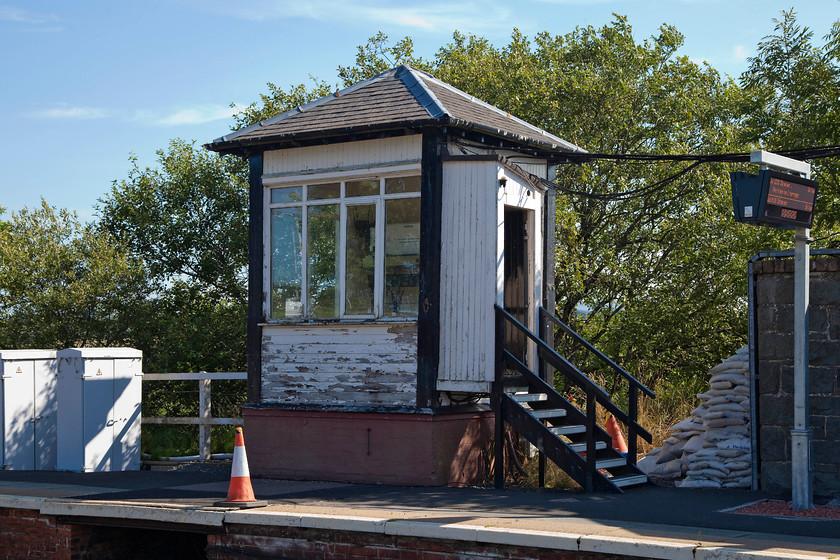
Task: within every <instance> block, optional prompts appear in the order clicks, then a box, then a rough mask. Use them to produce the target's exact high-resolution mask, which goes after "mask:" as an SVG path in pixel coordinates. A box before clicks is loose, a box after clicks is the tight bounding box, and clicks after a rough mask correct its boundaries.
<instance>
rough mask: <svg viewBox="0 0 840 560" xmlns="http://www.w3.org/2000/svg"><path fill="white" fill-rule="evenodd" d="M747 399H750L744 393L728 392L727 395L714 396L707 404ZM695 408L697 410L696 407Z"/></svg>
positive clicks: (738, 401)
mask: <svg viewBox="0 0 840 560" xmlns="http://www.w3.org/2000/svg"><path fill="white" fill-rule="evenodd" d="M745 400H748V399H747V397H745V396H744V395H734V394H727V395H718V396H717V397H712V398H710V399H709V400H708V401H706V403H705V404H706V405H707V406H712V405H715V404H724V403H730V402H734V403H742V402H744V401H745ZM694 410H697V409H696V408H695V409H694Z"/></svg>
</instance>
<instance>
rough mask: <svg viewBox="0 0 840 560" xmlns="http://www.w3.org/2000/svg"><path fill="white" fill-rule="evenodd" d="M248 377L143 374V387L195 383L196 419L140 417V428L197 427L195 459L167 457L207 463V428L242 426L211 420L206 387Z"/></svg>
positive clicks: (231, 420)
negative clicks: (162, 426)
mask: <svg viewBox="0 0 840 560" xmlns="http://www.w3.org/2000/svg"><path fill="white" fill-rule="evenodd" d="M247 378H248V374H247V373H245V372H244V371H243V372H239V371H237V372H212V373H208V372H206V371H200V372H198V373H145V374H143V383H146V382H149V381H197V382H198V414H199V415H198V416H197V417H194V416H193V417H190V416H186V417H183V416H179V417H174V416H167V417H160V416H152V417H147V416H144V417H143V419H142V422H143V424H180V425H192V426H194V425H198V449H199V454H198V456H197V457H171V458H170V460H178V459H180V460H186V459H198V460H199V461H209V460H210V426H232V425H236V424H241V423H242V418H213V416H212V414H211V412H210V403H211V400H212V392H211V390H210V383H211V382H212V381H220V380H229V379H247Z"/></svg>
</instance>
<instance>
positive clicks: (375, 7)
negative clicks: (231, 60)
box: [193, 0, 512, 33]
mask: <svg viewBox="0 0 840 560" xmlns="http://www.w3.org/2000/svg"><path fill="white" fill-rule="evenodd" d="M193 3H194V5H195V6H196V7H197V8H199V9H207V10H210V11H213V12H215V13H220V14H223V15H227V16H231V17H235V18H238V19H245V20H251V21H274V20H282V19H291V18H304V19H310V20H315V21H332V22H344V23H366V24H376V25H388V26H391V25H393V26H399V27H404V28H411V29H418V30H423V31H430V32H446V33H448V32H449V31H450V30H452V29H453V28H468V29H478V28H489V27H492V26H495V25H499V24H502V23H503V22H504V21H506V20H507V18H508V17H509V16H510V15H511V13H512V11H511V9H510V8H508V7H506V6H505V5H504V4H503V3H501V2H492V1H487V0H485V1H483V2H482V1H480V0H470V1H465V2H448V1H441V0H432V1H430V2H425V3H414V2H412V3H401V2H389V1H386V0H374V1H367V2H362V1H359V0H308V1H307V2H301V1H300V0H241V1H240V2H237V3H232V2H229V1H228V0H203V1H201V2H200V3H199V2H197V1H193ZM477 14H480V17H477ZM505 27H506V28H507V27H508V26H507V24H505Z"/></svg>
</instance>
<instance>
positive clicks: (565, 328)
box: [539, 307, 656, 399]
mask: <svg viewBox="0 0 840 560" xmlns="http://www.w3.org/2000/svg"><path fill="white" fill-rule="evenodd" d="M539 314H540V319H549V320H551V321H552V322H553V323H554V324H555V325H557V326H558V327H560V329H562V330H563V332H565V333H566V334H568V335H569V336H571V337H572V338H574V339H575V340H576V341H577V342H578V343H580V344H581V345H583V347H584V348H586V349H587V350H589V351H590V352H591V353H593V354H595V356H597V357H598V358H599V359H600V360H601V361H602V362H604V363H605V364H607V365H608V366H610V367H611V368H612V369H613V370H614V371H615V372H616V373H617V374H619V375H621V376H622V377H624V378H625V379H627V380H628V381H629V382H630V384H631V385H635V386H636V387H637V388H638V389H639V390H641V391H642V393H644V394H645V395H647V396H648V397H650V398H652V399H655V398H656V393H654V392H653V391H651V390H650V389H649V388H647V387H646V386H645V385H644V384H642V382H641V381H639V380H638V379H636V378H635V377H633V376H632V375H631V374H630V373H628V372H627V371H626V370H625V369H624V368H622V367H621V366H620V365H618V364H617V363H615V362H614V361H612V360H611V359H609V358H608V357H607V356H606V355H604V354H603V353H602V352H601V351H600V350H598V349H597V348H595V347H594V346H592V344H590V343H589V341H588V340H586V339H585V338H583V337H582V336H580V335H579V334H578V333H576V332H575V331H574V330H573V329H572V328H571V327H570V326H569V325H567V324H566V323H564V322H563V321H561V320H560V319H558V318H557V317H555V316H554V315H552V314H551V313H549V312H548V310H547V309H546V308H544V307H540V309H539Z"/></svg>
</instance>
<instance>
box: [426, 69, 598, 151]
mask: <svg viewBox="0 0 840 560" xmlns="http://www.w3.org/2000/svg"><path fill="white" fill-rule="evenodd" d="M423 74H425V76H426V78H425V79H428V80H430V81H432V82H434V83H435V85H437V86H440V87H442V88H444V89H448V90H449V91H451V92H453V93H455V94H456V95H460V96H461V97H464V98H465V99H468V100H469V101H470V103H475V104H477V105H480V106H482V107H484V108H485V109H489V110H490V111H492V112H494V113H496V114H497V115H500V116H503V117H506V118H508V119H510V120H511V121H514V122H516V123H519V124H521V125H523V126H524V127H526V128H529V129H531V130H533V131H535V132H538V133H539V134H541V135H543V136H546V137H548V138H551V139H552V140H554V141H555V142H557V144H558V145H559V146H562V147H564V148H566V149H567V150H570V151H573V152H585V151H586V150H584V149H583V148H581V147H580V146H577V145H575V144H572V143H571V142H568V141H567V140H563V139H562V138H560V137H559V136H556V135H554V134H552V133H550V132H548V131H547V130H545V129H543V128H540V127H538V126H535V125H533V124H531V123H529V122H528V121H525V120H522V119H520V118H519V117H516V116H514V115H512V114H510V113H509V112H507V111H503V110H501V109H499V108H498V107H496V106H495V105H491V104H490V103H488V102H486V101H484V100H482V99H479V98H478V97H476V96H474V95H470V94H469V93H467V92H465V91H463V90H460V89H458V88H456V87H455V86H453V85H452V84H448V83H446V82H444V81H441V80H439V79H437V78H435V77H434V76H432V75H431V74H429V73H427V72H423Z"/></svg>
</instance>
